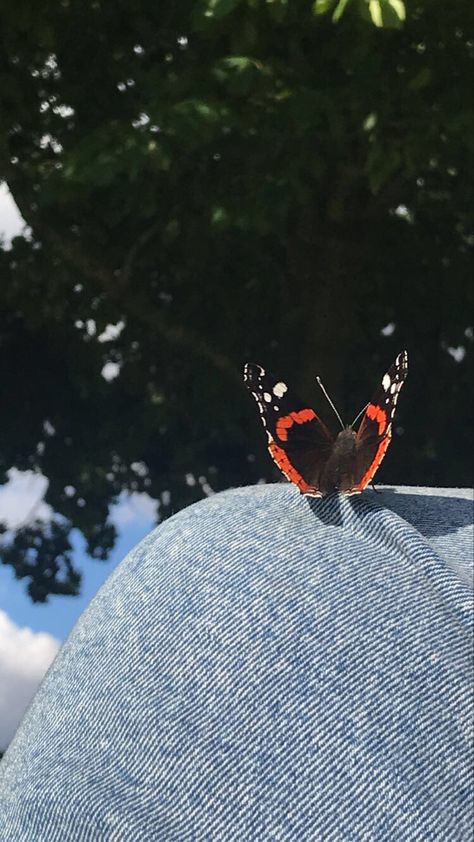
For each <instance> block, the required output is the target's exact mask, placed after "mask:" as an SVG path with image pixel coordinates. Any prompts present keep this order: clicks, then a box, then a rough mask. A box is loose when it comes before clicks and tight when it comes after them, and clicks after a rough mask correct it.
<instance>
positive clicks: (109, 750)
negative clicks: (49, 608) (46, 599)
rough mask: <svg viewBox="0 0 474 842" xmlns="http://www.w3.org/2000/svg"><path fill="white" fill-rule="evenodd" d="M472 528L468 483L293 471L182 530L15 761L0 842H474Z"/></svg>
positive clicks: (65, 675)
mask: <svg viewBox="0 0 474 842" xmlns="http://www.w3.org/2000/svg"><path fill="white" fill-rule="evenodd" d="M380 503H383V504H384V505H388V506H390V507H391V509H394V510H395V511H398V512H399V514H400V515H402V517H404V518H405V519H406V520H409V521H411V522H412V523H413V524H414V526H412V525H409V524H408V523H407V522H406V520H402V518H401V517H400V516H399V514H395V513H394V511H391V510H389V509H385V508H382V507H381V506H380ZM471 524H472V504H471V502H470V495H469V492H465V491H457V490H451V491H448V490H446V489H442V490H437V489H424V490H420V489H385V490H384V491H383V494H382V495H381V496H380V497H378V496H377V495H373V494H372V493H365V494H364V495H362V496H359V497H351V498H338V497H331V498H327V499H325V500H311V501H308V500H307V499H305V498H304V497H301V496H300V495H299V493H298V492H297V491H296V490H295V489H294V488H293V487H291V486H290V485H272V486H268V485H267V486H257V487H252V488H241V489H237V490H234V491H229V492H225V493H223V494H219V495H216V496H215V497H212V498H210V499H208V500H206V501H204V502H202V503H199V504H196V505H194V506H191V507H190V508H188V509H186V510H185V511H182V512H180V513H179V514H177V515H175V516H174V517H173V518H171V519H170V520H168V521H166V522H165V523H163V524H162V525H161V526H159V527H158V528H157V529H156V530H154V531H153V532H152V533H151V534H150V535H149V536H148V537H147V538H146V539H145V540H144V541H142V542H141V544H139V545H138V546H137V547H136V548H135V549H134V550H133V551H132V552H131V553H130V554H129V555H128V556H127V558H126V559H125V560H124V561H123V562H122V563H121V565H120V566H119V567H118V568H117V569H116V570H115V571H114V573H113V574H112V575H111V576H110V578H109V579H108V581H107V582H106V584H105V585H104V586H103V587H102V588H101V590H100V591H99V593H98V594H97V596H96V597H95V599H94V600H93V601H92V603H91V605H90V606H89V608H88V609H87V611H86V612H85V613H84V614H83V616H82V617H81V619H80V621H79V622H78V624H77V625H76V628H75V629H74V631H73V632H72V634H71V635H70V637H69V639H68V640H67V642H66V643H65V645H64V646H63V648H62V650H61V652H60V653H59V655H58V657H57V659H56V661H55V662H54V664H53V666H52V667H51V669H50V671H49V673H48V675H47V677H46V679H45V681H44V682H43V684H42V686H41V687H40V689H39V691H38V693H37V695H36V697H35V699H34V701H33V703H32V705H31V706H30V708H29V710H28V712H27V714H26V716H25V718H24V720H23V722H22V724H21V726H20V728H19V730H18V733H17V735H16V737H15V739H14V740H13V742H12V744H11V746H10V748H9V750H8V751H7V753H6V755H5V758H4V760H3V761H2V762H1V763H0V840H1V841H2V842H69V840H74V842H75V840H80V841H81V842H86V840H87V842H89V840H91V841H92V840H94V842H95V840H114V841H116V842H121V841H122V840H124V841H125V842H142V841H144V840H189V842H194V840H195V841H196V842H201V841H202V842H204V840H206V841H207V840H210V841H211V842H213V840H223V841H224V842H227V840H229V842H230V840H232V842H234V840H235V842H246V840H251V842H257V840H258V842H273V840H284V842H290V840H291V841H293V840H304V841H306V840H308V842H309V840H311V842H313V841H314V842H315V841H316V840H321V842H333V840H334V842H335V841H336V840H341V842H362V840H364V842H367V840H375V842H377V840H387V841H388V840H390V842H394V841H395V842H396V840H442V842H449V840H471V839H472V831H473V826H472V818H473V817H472V809H473V790H472V771H473V766H472V763H473V759H472V753H471V751H472V747H471V743H470V738H471V728H472V656H473V648H472V647H473V642H472V639H473V629H472V591H471V589H470V588H469V584H468V583H469V571H470V570H471V571H472V543H471V541H472V538H470V537H469V534H468V530H469V528H470V526H471ZM415 526H416V527H417V528H414V527H415ZM418 530H420V531H418ZM421 533H423V534H421ZM423 536H426V537H423Z"/></svg>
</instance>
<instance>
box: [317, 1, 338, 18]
mask: <svg viewBox="0 0 474 842" xmlns="http://www.w3.org/2000/svg"><path fill="white" fill-rule="evenodd" d="M333 5H334V0H315V2H314V3H313V14H314V15H325V14H326V12H328V11H329V9H330V8H331V6H333Z"/></svg>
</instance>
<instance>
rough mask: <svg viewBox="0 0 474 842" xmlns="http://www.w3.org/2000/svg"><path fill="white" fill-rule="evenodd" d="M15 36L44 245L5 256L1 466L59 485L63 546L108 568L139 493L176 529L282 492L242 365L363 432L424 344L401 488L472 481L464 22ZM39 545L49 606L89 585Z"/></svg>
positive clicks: (147, 9) (167, 8)
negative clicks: (357, 420) (207, 501)
mask: <svg viewBox="0 0 474 842" xmlns="http://www.w3.org/2000/svg"><path fill="white" fill-rule="evenodd" d="M2 15H3V18H4V20H3V33H4V34H3V39H4V41H3V50H2V55H3V58H2V59H1V61H2V70H1V76H0V86H1V91H2V98H3V108H2V114H3V117H2V120H3V128H2V131H1V137H2V145H1V149H2V153H1V171H2V173H3V178H4V180H5V181H6V182H7V184H8V186H9V188H10V190H11V192H12V194H13V196H14V198H15V201H16V202H17V204H18V207H19V208H20V210H21V212H22V214H23V217H24V219H25V220H26V222H27V223H28V225H29V226H30V229H31V235H30V236H25V237H20V238H17V239H16V240H15V241H14V243H13V247H12V249H11V251H7V250H3V251H2V252H0V260H1V272H2V278H3V284H2V287H1V290H0V349H1V360H2V369H3V370H2V377H1V384H0V400H1V403H0V405H1V406H3V407H8V411H7V413H5V412H4V413H3V420H2V437H1V444H0V467H1V470H2V471H3V472H4V478H5V472H6V471H7V470H8V468H10V467H11V466H12V465H15V466H16V467H18V468H20V469H25V468H32V469H34V470H41V471H42V472H43V473H44V474H45V476H47V477H48V479H49V487H48V492H47V498H46V499H47V502H49V503H50V505H51V506H52V507H53V509H54V510H55V512H56V513H57V515H58V524H59V526H58V531H57V540H58V541H61V542H64V540H65V536H67V533H68V530H70V529H71V528H77V529H79V530H81V532H82V533H83V534H84V536H85V538H86V540H87V541H88V545H89V549H90V552H91V554H92V555H93V556H94V557H102V558H106V557H107V554H108V552H109V550H110V548H111V546H113V541H114V532H113V529H112V527H111V526H110V524H109V523H108V520H107V516H108V509H109V506H110V503H111V502H112V501H113V500H114V499H116V497H117V495H118V494H119V493H120V491H121V490H123V489H136V490H146V491H148V492H149V493H150V494H151V495H152V496H154V497H156V498H158V499H161V516H162V517H164V516H166V515H167V514H169V513H170V512H172V511H176V510H178V509H179V508H181V507H182V506H184V505H187V504H188V503H190V502H192V501H194V500H197V499H200V498H201V497H202V496H203V495H205V494H207V493H210V490H211V489H213V490H219V489H223V488H226V487H229V486H231V485H238V484H244V483H252V482H255V481H257V480H258V479H259V478H262V477H263V478H266V479H271V478H272V477H273V476H274V474H273V468H272V465H271V463H270V460H269V459H268V457H267V454H266V451H265V447H264V442H263V439H262V436H261V430H260V429H259V426H258V422H257V419H256V417H255V409H254V406H253V405H252V403H251V401H250V400H249V398H248V397H247V395H246V394H245V393H244V390H243V388H242V387H241V385H240V384H241V368H242V363H243V362H244V361H245V360H246V359H254V360H256V361H258V362H264V363H265V365H268V367H269V368H273V369H274V370H275V371H276V372H278V373H280V374H281V375H282V376H284V377H287V378H288V380H290V382H292V383H294V385H295V387H297V388H299V389H300V391H302V392H303V393H304V394H305V395H306V396H307V397H308V399H310V400H312V401H313V402H315V401H317V400H318V398H317V396H315V394H314V378H315V375H316V374H318V373H319V374H321V375H322V376H323V378H324V380H325V382H326V385H327V386H328V388H329V389H330V391H331V393H332V395H333V397H334V399H335V400H336V403H337V404H338V405H339V407H340V409H341V411H342V413H343V415H344V416H346V417H350V418H352V417H353V416H354V415H355V412H356V411H357V410H358V409H359V408H360V406H361V405H362V404H363V403H364V401H365V400H366V399H367V397H368V395H369V394H370V391H371V389H372V388H373V386H374V385H375V383H376V382H377V380H378V379H379V378H380V376H381V374H382V372H383V371H385V368H386V366H387V364H389V363H390V362H391V361H392V359H393V358H394V357H395V355H396V353H397V352H398V351H399V350H401V349H402V348H403V347H405V346H406V347H408V349H409V352H410V357H411V368H410V375H409V381H408V383H407V387H406V391H405V394H404V395H403V400H402V401H401V403H400V408H399V415H398V418H399V424H398V431H399V433H400V432H401V431H402V430H404V431H405V432H404V435H403V436H399V441H397V443H396V445H394V446H393V448H392V450H391V453H390V455H389V456H388V457H387V460H386V463H385V464H384V468H383V469H382V470H383V471H384V473H382V471H381V478H382V479H385V480H386V481H387V480H388V481H391V482H404V483H415V484H420V483H426V484H441V485H449V484H455V485H463V484H464V485H465V484H467V483H470V481H471V476H472V473H471V467H472V466H471V464H470V462H469V460H468V458H467V457H466V454H467V453H469V452H470V447H469V443H468V442H469V438H468V437H470V429H471V416H470V412H471V405H472V402H471V401H469V400H468V395H469V394H470V388H471V386H470V368H471V364H472V345H471V343H472V327H470V325H469V315H468V314H469V313H470V312H471V311H470V304H471V300H470V268H471V255H470V251H471V247H472V234H471V233H470V232H471V227H470V226H471V204H470V187H471V184H472V165H471V160H470V144H471V138H472V113H471V93H472V91H471V82H470V79H471V73H470V69H471V64H472V8H471V3H468V2H466V0H460V2H458V3H456V4H447V3H443V2H440V0H431V2H427V1H426V0H421V2H420V3H418V4H417V5H416V7H411V8H410V9H409V10H408V13H407V19H406V21H405V20H404V17H405V7H404V5H403V3H402V2H401V0H379V2H377V0H371V2H369V3H366V2H365V0H361V2H356V0H351V2H346V0H339V2H331V0H316V2H315V3H312V2H307V0H304V1H303V0H291V2H290V0H288V2H287V0H273V2H270V0H267V2H265V0H201V1H200V2H197V3H196V2H185V0H179V1H178V2H176V0H174V1H173V2H169V0H163V2H160V3H159V4H156V3H152V2H151V0H141V2H133V0H132V2H127V3H126V4H125V3H123V2H115V3H113V4H112V3H107V2H101V0H90V1H89V2H84V0H82V2H81V3H76V2H74V1H73V0H63V2H62V3H60V4H50V3H47V2H45V0H37V2H35V3H29V2H17V3H15V4H10V5H9V7H8V8H7V9H6V10H4V11H3V12H2ZM108 325H118V326H119V327H118V328H117V330H116V331H115V336H114V338H112V339H111V340H110V341H106V340H107V337H108V336H110V335H111V332H110V328H108V329H107V330H108V332H105V333H104V331H106V328H107V326H108ZM384 326H387V329H386V330H385V333H381V329H382V328H383V327H384ZM120 328H121V329H120ZM449 349H451V350H450V352H449ZM463 354H464V357H463ZM453 355H454V356H457V358H458V360H460V361H456V360H455V359H454V357H453ZM461 357H463V358H462V359H461ZM106 363H108V364H109V369H108V371H109V372H112V373H113V374H116V373H117V372H119V374H118V376H116V377H115V379H110V380H106V379H104V377H103V376H102V375H101V372H102V370H103V367H104V364H106ZM110 364H112V367H110ZM106 372H107V370H106V371H105V373H106ZM322 414H323V415H324V408H323V409H322ZM329 423H331V421H330V422H329ZM28 529H29V530H30V531H29V532H28V534H26V533H25V534H19V535H17V539H16V542H15V543H14V544H12V545H11V546H10V549H9V551H8V553H7V555H6V556H5V559H6V561H7V563H9V564H12V565H13V566H14V568H15V570H16V572H17V575H27V577H28V578H29V579H30V582H31V586H32V588H33V591H32V592H31V594H32V596H33V598H36V599H44V598H46V596H47V593H48V592H51V593H52V592H55V589H57V587H60V588H63V589H64V588H66V589H67V588H69V590H70V591H71V592H74V591H75V590H77V588H78V586H79V582H78V579H77V578H76V579H75V578H74V576H75V575H76V576H77V574H76V573H75V571H74V567H73V565H72V561H71V560H70V555H68V553H67V552H66V554H64V553H63V555H61V552H62V550H60V547H59V545H58V547H57V552H56V553H55V551H54V541H55V540H56V538H55V537H54V535H52V533H51V532H48V534H46V533H45V529H44V527H43V526H42V525H41V524H37V525H36V526H33V527H31V526H30V527H28ZM31 530H33V532H34V535H33V534H32V531H31ZM66 540H67V537H66ZM35 541H36V544H35V543H34V542H35ZM51 541H53V549H52V545H51ZM31 542H33V544H34V546H35V547H36V550H35V549H34V548H32V546H31ZM44 542H49V543H47V546H46V544H45V543H44ZM43 545H44V546H46V550H45V551H44V552H46V556H47V558H48V559H49V562H48V563H49V564H50V567H49V568H48V570H49V572H48V573H47V574H46V575H43V574H42V573H41V547H43ZM27 548H28V550H27ZM26 552H28V564H26V565H25V553H26ZM43 557H44V553H43ZM5 559H4V560H5ZM57 559H63V562H62V563H59V564H58V563H57ZM68 559H69V561H67V560H68ZM68 564H69V565H70V566H69V567H68ZM51 565H53V566H54V565H56V567H57V570H56V569H54V570H52V568H51ZM22 571H26V574H25V573H24V572H22ZM35 577H36V578H35ZM30 591H31V589H30Z"/></svg>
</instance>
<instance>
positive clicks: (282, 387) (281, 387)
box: [273, 381, 288, 398]
mask: <svg viewBox="0 0 474 842" xmlns="http://www.w3.org/2000/svg"><path fill="white" fill-rule="evenodd" d="M287 391H288V386H287V385H286V383H283V382H281V381H280V382H279V383H276V384H275V386H274V387H273V394H274V395H275V396H276V397H277V398H282V397H283V395H284V394H285V392H287Z"/></svg>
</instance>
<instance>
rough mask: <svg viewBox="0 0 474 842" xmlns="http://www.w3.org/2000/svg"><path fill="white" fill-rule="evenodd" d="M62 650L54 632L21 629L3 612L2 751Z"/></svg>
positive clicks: (0, 671)
mask: <svg viewBox="0 0 474 842" xmlns="http://www.w3.org/2000/svg"><path fill="white" fill-rule="evenodd" d="M58 649H59V641H58V640H56V638H54V637H52V636H51V635H50V634H47V633H46V632H34V631H32V630H31V629H28V628H20V627H19V626H17V625H15V623H14V622H13V621H12V620H10V618H9V616H8V614H6V613H5V612H4V611H0V751H4V750H5V749H6V747H7V745H8V743H9V742H10V740H11V739H12V737H13V735H14V733H15V731H16V729H17V727H18V725H19V724H20V721H21V719H22V717H23V714H24V712H25V710H26V708H27V706H28V704H29V702H30V700H31V698H32V696H33V694H34V693H35V692H36V689H37V687H38V685H39V683H40V681H41V679H42V678H43V676H44V674H45V672H46V670H47V669H48V667H49V665H50V664H51V662H52V661H53V659H54V657H55V655H56V653H57V651H58Z"/></svg>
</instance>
